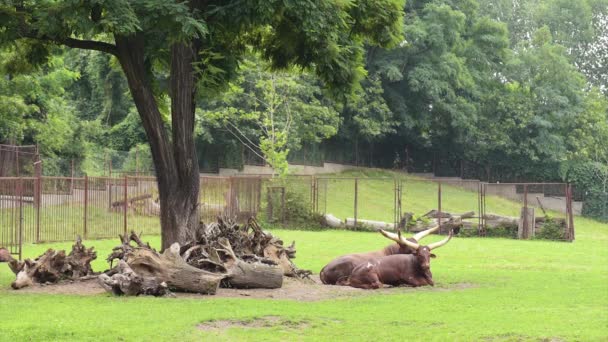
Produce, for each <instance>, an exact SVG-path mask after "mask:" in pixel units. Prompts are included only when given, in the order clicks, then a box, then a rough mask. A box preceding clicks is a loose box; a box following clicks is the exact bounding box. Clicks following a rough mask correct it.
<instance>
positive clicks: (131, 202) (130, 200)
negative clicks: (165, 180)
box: [112, 194, 152, 207]
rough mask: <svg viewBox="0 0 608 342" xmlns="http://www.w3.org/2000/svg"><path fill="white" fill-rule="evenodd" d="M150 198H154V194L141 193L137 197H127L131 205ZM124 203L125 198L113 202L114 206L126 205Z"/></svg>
mask: <svg viewBox="0 0 608 342" xmlns="http://www.w3.org/2000/svg"><path fill="white" fill-rule="evenodd" d="M148 198H152V195H151V194H143V195H139V196H135V197H131V198H129V199H127V203H128V204H130V205H131V204H133V203H135V202H139V201H145V200H146V199H148ZM124 205H125V201H124V200H121V201H114V202H112V207H124Z"/></svg>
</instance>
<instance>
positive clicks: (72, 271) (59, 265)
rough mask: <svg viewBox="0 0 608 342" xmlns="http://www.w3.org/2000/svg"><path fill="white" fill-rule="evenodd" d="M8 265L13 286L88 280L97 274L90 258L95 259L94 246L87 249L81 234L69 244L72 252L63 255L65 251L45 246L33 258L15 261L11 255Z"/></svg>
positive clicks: (20, 286) (15, 287) (21, 286)
mask: <svg viewBox="0 0 608 342" xmlns="http://www.w3.org/2000/svg"><path fill="white" fill-rule="evenodd" d="M9 257H10V260H9V261H8V262H9V264H8V265H9V268H10V269H11V270H12V271H13V273H15V275H16V279H15V281H13V283H12V284H11V287H12V288H14V289H20V288H23V287H26V286H30V285H33V284H35V283H37V284H49V283H57V282H59V281H61V280H78V279H89V278H91V277H92V276H96V275H95V273H94V272H93V269H92V268H91V261H93V260H95V259H96V258H97V253H96V252H95V251H94V247H91V248H86V247H85V246H84V245H83V244H82V239H81V238H80V236H78V238H77V239H76V243H75V244H74V245H72V251H71V252H70V254H68V255H66V253H65V250H61V251H55V250H53V249H48V250H47V251H46V252H44V254H42V255H41V256H39V257H38V258H36V259H35V260H31V259H25V260H24V261H18V260H16V259H13V258H12V257H11V256H10V255H9Z"/></svg>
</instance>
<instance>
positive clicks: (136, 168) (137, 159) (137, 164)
mask: <svg viewBox="0 0 608 342" xmlns="http://www.w3.org/2000/svg"><path fill="white" fill-rule="evenodd" d="M137 176H139V146H137V147H135V177H137Z"/></svg>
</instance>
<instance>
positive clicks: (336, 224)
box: [324, 214, 344, 228]
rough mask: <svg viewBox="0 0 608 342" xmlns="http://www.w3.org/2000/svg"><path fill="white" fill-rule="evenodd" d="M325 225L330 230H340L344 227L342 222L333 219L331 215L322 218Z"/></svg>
mask: <svg viewBox="0 0 608 342" xmlns="http://www.w3.org/2000/svg"><path fill="white" fill-rule="evenodd" d="M324 219H325V224H326V225H328V226H329V227H332V228H342V227H344V222H342V220H340V219H339V218H337V217H335V216H334V215H332V214H325V216H324Z"/></svg>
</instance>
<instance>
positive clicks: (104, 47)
mask: <svg viewBox="0 0 608 342" xmlns="http://www.w3.org/2000/svg"><path fill="white" fill-rule="evenodd" d="M21 36H22V37H23V38H29V39H35V40H43V41H47V42H53V43H57V44H61V45H65V46H67V47H71V48H77V49H83V50H96V51H101V52H106V53H109V54H111V55H114V56H118V49H117V48H116V45H114V44H110V43H105V42H100V41H96V40H80V39H76V38H70V37H67V38H53V37H50V36H46V35H42V36H38V35H37V34H36V33H35V32H32V31H27V32H21Z"/></svg>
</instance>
